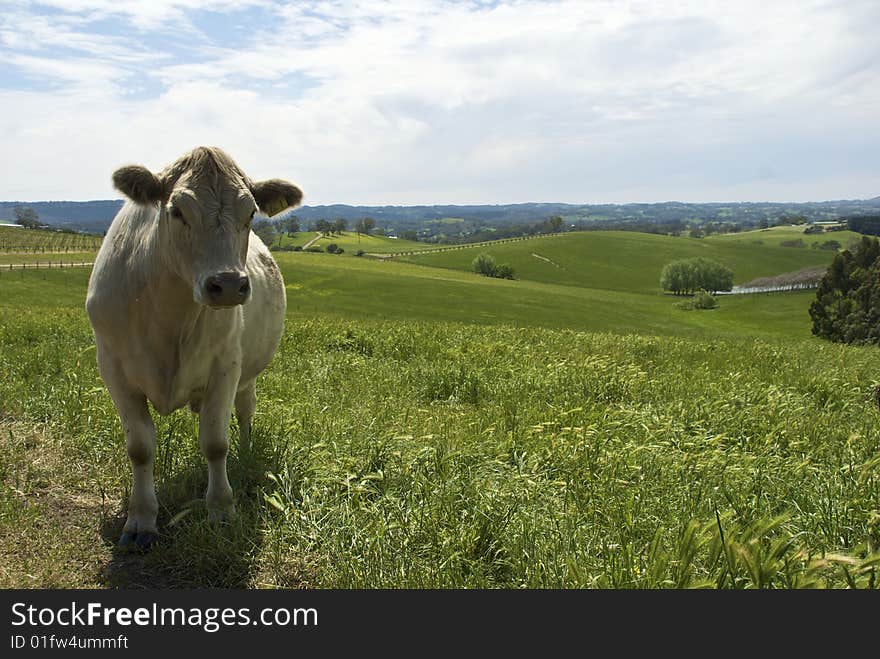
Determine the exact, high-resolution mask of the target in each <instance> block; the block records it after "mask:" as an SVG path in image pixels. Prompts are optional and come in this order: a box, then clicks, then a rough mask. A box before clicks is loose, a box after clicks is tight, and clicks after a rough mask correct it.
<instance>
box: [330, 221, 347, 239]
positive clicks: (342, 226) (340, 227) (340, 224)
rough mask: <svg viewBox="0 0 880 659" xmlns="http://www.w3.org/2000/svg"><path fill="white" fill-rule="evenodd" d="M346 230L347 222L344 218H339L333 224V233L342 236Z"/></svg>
mask: <svg viewBox="0 0 880 659" xmlns="http://www.w3.org/2000/svg"><path fill="white" fill-rule="evenodd" d="M347 228H348V220H346V219H345V218H342V217H340V218H337V219H336V220H335V221H334V222H333V231H335V232H336V233H337V234H339V235H340V236H341V235H342V232H343V231H345V230H346V229H347Z"/></svg>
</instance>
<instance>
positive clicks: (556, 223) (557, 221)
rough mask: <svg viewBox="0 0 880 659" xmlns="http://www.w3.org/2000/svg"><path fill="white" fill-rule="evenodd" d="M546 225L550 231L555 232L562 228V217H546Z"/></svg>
mask: <svg viewBox="0 0 880 659" xmlns="http://www.w3.org/2000/svg"><path fill="white" fill-rule="evenodd" d="M547 227H548V228H549V229H550V231H551V232H552V233H557V232H558V231H559V230H560V229H561V228H562V218H561V217H560V216H559V215H553V216H551V217H548V218H547Z"/></svg>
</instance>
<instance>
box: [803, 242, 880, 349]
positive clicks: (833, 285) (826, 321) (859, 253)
mask: <svg viewBox="0 0 880 659" xmlns="http://www.w3.org/2000/svg"><path fill="white" fill-rule="evenodd" d="M810 318H811V319H812V321H813V327H812V332H813V334H814V335H816V336H819V337H821V338H824V339H828V340H830V341H837V342H841V343H873V344H878V343H880V241H878V240H877V239H876V238H868V237H866V236H865V237H862V240H861V241H860V242H859V244H858V246H857V247H856V248H855V250H854V251H850V250H848V249H847V250H844V251H842V252H841V253H840V254H837V255H836V256H835V257H834V260H833V261H832V262H831V265H830V266H829V267H828V270H827V271H826V272H825V276H824V277H823V278H822V281H821V282H819V288H818V289H817V290H816V299H815V300H814V301H813V302H812V304H810Z"/></svg>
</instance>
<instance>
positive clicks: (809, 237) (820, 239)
mask: <svg viewBox="0 0 880 659" xmlns="http://www.w3.org/2000/svg"><path fill="white" fill-rule="evenodd" d="M804 228H805V227H804V226H781V227H770V228H769V229H757V230H754V231H743V232H740V233H724V234H714V235H711V236H709V237H707V238H704V239H703V240H707V241H709V242H713V243H718V244H737V243H738V244H743V245H767V246H776V247H778V246H781V244H782V243H783V242H788V241H791V240H798V239H800V240H803V241H804V244H805V245H806V247H805V248H803V249H814V247H813V245H814V244H815V245H817V246H818V245H821V244H822V243H824V242H825V241H827V240H836V241H837V242H839V243H840V244H841V245H842V246H843V247H846V245H847V244H848V243H849V242H850V241H853V240H859V239H860V238H861V234H858V233H855V232H854V231H826V232H823V233H814V234H805V233H804ZM788 249H797V248H791V247H789V248H788Z"/></svg>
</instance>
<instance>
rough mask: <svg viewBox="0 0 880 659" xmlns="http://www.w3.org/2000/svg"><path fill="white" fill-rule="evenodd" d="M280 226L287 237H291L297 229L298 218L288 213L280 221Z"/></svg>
mask: <svg viewBox="0 0 880 659" xmlns="http://www.w3.org/2000/svg"><path fill="white" fill-rule="evenodd" d="M280 228H281V229H282V230H283V231H284V232H285V233H286V234H287V237H288V238H292V237H293V235H294V234H295V233H297V232H298V231H299V218H298V217H297V216H296V215H288V216H287V217H286V218H285V219H284V220H282V221H281V223H280Z"/></svg>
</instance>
